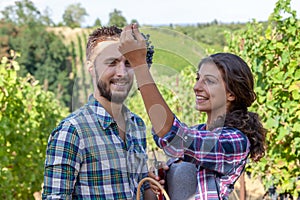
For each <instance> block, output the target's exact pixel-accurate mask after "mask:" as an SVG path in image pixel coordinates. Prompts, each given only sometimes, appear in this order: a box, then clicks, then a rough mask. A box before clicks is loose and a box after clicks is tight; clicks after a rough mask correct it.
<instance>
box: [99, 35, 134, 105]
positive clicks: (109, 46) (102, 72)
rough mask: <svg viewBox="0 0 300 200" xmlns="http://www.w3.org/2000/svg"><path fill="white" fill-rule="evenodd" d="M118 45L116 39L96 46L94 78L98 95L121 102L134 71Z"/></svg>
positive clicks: (128, 88)
mask: <svg viewBox="0 0 300 200" xmlns="http://www.w3.org/2000/svg"><path fill="white" fill-rule="evenodd" d="M101 45H102V46H101ZM118 46H119V43H118V42H116V41H105V42H101V43H99V44H98V45H97V46H96V48H95V51H94V52H95V54H97V55H95V56H96V58H95V60H94V68H95V69H94V70H95V77H94V78H95V79H96V80H95V81H96V84H97V89H98V91H99V94H100V96H102V97H104V98H106V99H107V100H108V101H111V102H114V103H123V102H124V100H125V99H126V97H127V95H128V93H129V91H130V89H131V87H132V83H133V76H134V72H133V69H132V68H131V66H130V64H129V62H128V61H127V60H126V59H125V57H124V56H122V54H121V53H120V52H119V50H118Z"/></svg>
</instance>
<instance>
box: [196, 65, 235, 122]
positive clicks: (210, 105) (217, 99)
mask: <svg viewBox="0 0 300 200" xmlns="http://www.w3.org/2000/svg"><path fill="white" fill-rule="evenodd" d="M196 80H197V82H196V84H195V86H194V92H195V95H196V109H197V110H198V111H201V112H206V113H207V114H208V115H209V116H213V117H217V116H220V115H224V114H225V113H226V111H227V108H228V107H229V106H230V102H231V101H233V100H234V96H233V95H231V94H230V93H229V92H227V91H226V87H225V83H224V80H223V78H222V72H221V71H220V70H219V69H218V67H217V66H216V65H215V64H214V63H204V64H202V65H201V66H200V69H199V70H198V72H197V78H196Z"/></svg>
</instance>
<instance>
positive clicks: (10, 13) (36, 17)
mask: <svg viewBox="0 0 300 200" xmlns="http://www.w3.org/2000/svg"><path fill="white" fill-rule="evenodd" d="M1 14H2V16H3V20H4V21H6V22H10V23H13V24H16V25H19V26H22V25H26V24H49V16H47V14H46V15H45V16H44V15H42V14H41V13H40V11H39V10H38V9H37V8H36V7H35V6H34V4H33V2H32V1H30V0H20V1H16V2H15V5H12V6H7V7H5V8H4V10H2V11H1Z"/></svg>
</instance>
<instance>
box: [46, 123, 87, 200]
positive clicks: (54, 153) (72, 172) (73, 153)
mask: <svg viewBox="0 0 300 200" xmlns="http://www.w3.org/2000/svg"><path fill="white" fill-rule="evenodd" d="M79 146H80V140H79V137H78V134H77V131H76V129H75V127H74V126H72V125H71V124H70V123H68V122H65V123H62V124H60V125H59V126H58V127H57V128H56V129H55V130H54V131H53V132H52V133H51V135H50V137H49V140H48V146H47V151H46V160H45V171H44V186H43V194H42V198H43V199H72V193H73V189H74V185H75V181H76V177H77V175H78V172H79V168H80V163H81V153H80V148H79Z"/></svg>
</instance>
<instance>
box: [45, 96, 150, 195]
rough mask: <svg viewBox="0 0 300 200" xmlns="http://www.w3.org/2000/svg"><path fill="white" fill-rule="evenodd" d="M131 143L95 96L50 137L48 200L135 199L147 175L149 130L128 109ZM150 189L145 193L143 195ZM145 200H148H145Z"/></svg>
mask: <svg viewBox="0 0 300 200" xmlns="http://www.w3.org/2000/svg"><path fill="white" fill-rule="evenodd" d="M124 110H125V111H124V116H125V119H126V120H125V121H126V140H125V142H124V141H123V140H122V139H121V138H120V137H119V134H118V127H117V124H116V122H115V121H114V119H113V118H112V117H111V116H110V115H109V114H108V113H107V112H106V111H105V109H104V108H103V107H102V106H101V104H100V103H99V102H98V101H97V100H96V99H95V98H94V97H93V96H91V97H90V99H89V102H88V103H87V104H86V105H85V106H83V107H82V108H80V109H79V110H77V111H75V112H74V113H72V114H71V115H70V116H68V117H67V118H66V119H64V120H63V121H62V122H61V123H60V124H59V125H58V127H57V128H55V129H54V130H53V132H52V133H51V135H50V137H49V141H48V146H47V153H46V160H45V174H44V186H43V194H42V198H43V199H118V200H121V199H126V200H128V199H130V200H132V199H135V198H136V192H137V186H138V183H139V181H140V180H141V179H143V178H144V177H146V176H147V174H148V168H147V154H146V127H145V124H144V122H143V120H142V119H141V118H139V117H138V116H136V115H135V114H133V113H131V112H130V111H129V110H128V109H127V108H125V109H124ZM145 187H149V185H146V184H144V187H142V189H141V194H142V195H141V196H143V193H144V189H145ZM141 199H143V197H141Z"/></svg>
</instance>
